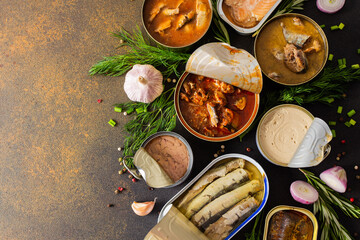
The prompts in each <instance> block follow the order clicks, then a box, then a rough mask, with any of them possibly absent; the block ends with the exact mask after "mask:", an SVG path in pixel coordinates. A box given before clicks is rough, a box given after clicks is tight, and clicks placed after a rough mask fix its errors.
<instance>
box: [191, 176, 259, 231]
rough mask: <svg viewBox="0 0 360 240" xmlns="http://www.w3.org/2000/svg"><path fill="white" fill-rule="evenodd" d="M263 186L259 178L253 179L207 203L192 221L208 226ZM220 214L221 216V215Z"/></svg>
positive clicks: (204, 226) (198, 225) (201, 225)
mask: <svg viewBox="0 0 360 240" xmlns="http://www.w3.org/2000/svg"><path fill="white" fill-rule="evenodd" d="M261 189H262V186H261V184H260V181H259V180H252V181H250V182H248V183H245V184H244V185H242V186H240V187H238V188H236V189H235V190H232V191H231V192H228V193H225V194H223V195H221V196H220V197H218V198H216V199H215V200H213V201H211V202H210V203H209V204H207V205H205V206H204V207H203V208H202V209H201V210H200V211H199V212H197V213H196V214H195V215H194V216H193V217H192V218H191V221H192V223H194V224H195V226H197V227H202V228H206V227H207V226H208V225H209V224H211V223H212V222H213V221H214V220H217V218H218V217H220V216H221V214H223V213H225V212H226V211H227V210H228V209H229V208H231V207H232V206H234V205H235V204H237V203H238V202H240V201H241V200H243V199H245V198H247V197H248V196H249V195H253V194H255V193H257V192H258V191H260V190H261ZM219 215H220V216H219Z"/></svg>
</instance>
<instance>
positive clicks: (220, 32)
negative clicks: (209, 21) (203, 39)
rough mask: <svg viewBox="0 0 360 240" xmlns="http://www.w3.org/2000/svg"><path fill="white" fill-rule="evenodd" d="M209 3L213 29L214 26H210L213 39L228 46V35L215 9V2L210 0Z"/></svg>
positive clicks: (215, 0)
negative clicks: (211, 10)
mask: <svg viewBox="0 0 360 240" xmlns="http://www.w3.org/2000/svg"><path fill="white" fill-rule="evenodd" d="M211 3H212V8H213V23H214V24H215V27H216V28H215V27H214V26H212V30H213V32H214V34H215V39H216V40H218V41H220V42H224V43H227V44H229V45H230V37H229V33H228V31H227V29H226V27H225V25H224V23H223V22H222V20H221V18H220V16H219V13H218V11H217V7H216V3H217V0H211Z"/></svg>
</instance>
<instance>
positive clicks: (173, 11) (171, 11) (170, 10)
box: [162, 1, 184, 16]
mask: <svg viewBox="0 0 360 240" xmlns="http://www.w3.org/2000/svg"><path fill="white" fill-rule="evenodd" d="M183 2H184V1H180V2H179V3H178V5H177V7H176V8H166V9H164V10H163V11H162V13H163V14H164V15H166V16H174V15H176V14H179V12H180V9H179V7H180V5H181V4H182V3H183Z"/></svg>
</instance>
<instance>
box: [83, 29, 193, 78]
mask: <svg viewBox="0 0 360 240" xmlns="http://www.w3.org/2000/svg"><path fill="white" fill-rule="evenodd" d="M113 35H114V36H115V37H117V38H119V39H120V46H119V47H122V46H128V47H129V48H130V49H129V51H127V53H126V54H121V55H116V56H111V57H104V59H103V60H102V61H100V62H98V63H96V64H95V65H94V66H92V68H91V69H90V71H89V73H90V75H95V74H104V75H109V76H121V75H123V74H124V73H126V72H127V71H129V70H130V69H131V68H132V66H133V65H135V64H150V65H153V66H154V67H156V68H161V70H163V71H162V73H163V75H164V76H165V77H169V76H171V75H172V74H175V75H176V76H177V77H179V76H180V75H181V71H180V67H183V66H184V65H185V64H186V62H187V60H188V58H189V57H190V54H187V53H181V52H175V51H172V50H170V49H168V48H164V47H161V46H152V45H151V44H150V42H149V41H148V40H147V39H146V38H144V36H143V34H142V32H141V30H140V28H139V27H138V26H137V28H136V29H135V30H134V31H133V33H129V32H128V31H126V30H125V29H121V30H120V31H119V32H118V33H113Z"/></svg>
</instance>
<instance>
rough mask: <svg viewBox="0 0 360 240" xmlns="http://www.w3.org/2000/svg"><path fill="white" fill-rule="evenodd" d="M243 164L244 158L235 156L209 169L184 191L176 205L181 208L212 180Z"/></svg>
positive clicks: (241, 166)
mask: <svg viewBox="0 0 360 240" xmlns="http://www.w3.org/2000/svg"><path fill="white" fill-rule="evenodd" d="M244 166H245V160H244V159H241V158H237V159H234V160H232V161H230V162H227V163H225V164H222V165H220V166H218V167H215V168H212V169H210V170H209V171H207V172H206V173H205V174H204V175H203V176H202V177H201V178H200V179H199V180H198V181H197V182H196V183H195V184H194V185H193V186H192V187H191V188H190V189H189V190H188V191H187V192H186V194H185V195H184V196H183V197H182V198H181V199H180V202H179V203H178V204H177V207H178V208H182V207H183V206H185V205H186V204H187V203H188V202H189V201H191V200H192V199H193V198H194V197H195V196H197V195H198V194H199V193H200V192H201V191H202V190H204V188H205V187H206V186H208V185H209V184H210V183H212V182H213V181H214V180H216V179H218V178H220V177H223V176H225V175H226V174H227V173H229V172H231V171H233V170H234V169H237V168H243V167H244Z"/></svg>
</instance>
